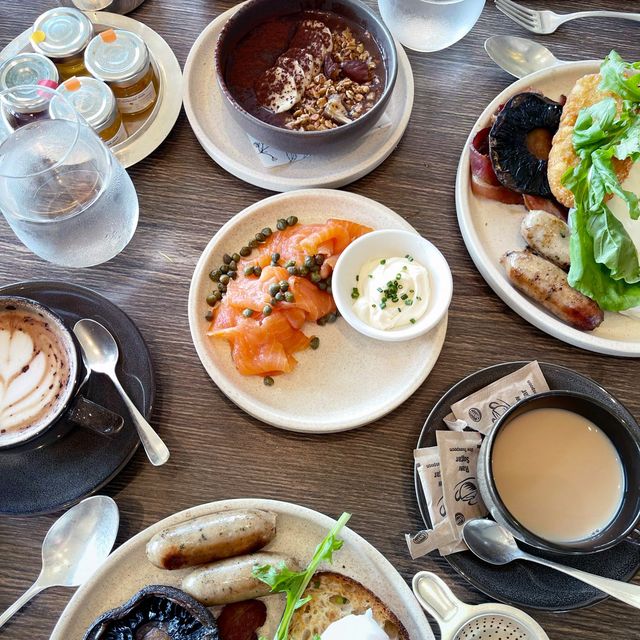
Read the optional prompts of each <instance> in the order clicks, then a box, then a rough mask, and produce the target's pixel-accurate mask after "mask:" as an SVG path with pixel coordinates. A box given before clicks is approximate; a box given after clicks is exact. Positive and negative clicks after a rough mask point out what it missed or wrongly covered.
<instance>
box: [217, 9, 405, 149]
mask: <svg viewBox="0 0 640 640" xmlns="http://www.w3.org/2000/svg"><path fill="white" fill-rule="evenodd" d="M308 10H315V11H328V12H331V13H337V14H338V15H340V16H344V17H345V18H347V19H349V20H352V21H354V22H356V23H357V24H359V25H360V26H362V27H363V28H364V29H366V30H367V31H369V33H371V35H372V36H373V38H374V40H375V41H376V43H377V45H378V47H379V48H380V51H381V53H382V61H383V64H384V67H385V73H386V83H385V88H384V91H383V93H382V95H381V96H380V99H379V100H378V102H377V103H376V104H375V105H374V106H373V107H372V108H371V109H370V110H369V111H367V113H365V114H363V115H362V116H360V117H359V118H358V119H357V120H354V121H353V122H352V123H350V124H343V125H340V126H339V127H336V128H335V129H327V130H325V131H292V130H290V129H284V128H282V127H278V126H275V125H272V124H268V123H266V122H263V121H262V120H260V119H259V118H257V117H255V116H253V115H251V114H250V113H249V112H248V111H246V110H245V109H244V108H243V107H242V106H240V104H239V103H238V102H237V101H236V99H235V98H234V97H233V95H232V94H231V92H230V90H229V88H228V87H227V84H226V82H225V71H226V65H227V61H228V58H229V54H230V53H231V52H232V51H233V50H234V48H235V47H236V45H237V44H238V42H240V40H242V38H244V36H246V35H247V33H249V32H250V31H251V30H252V29H254V28H255V27H256V26H258V25H260V24H263V23H264V22H266V21H267V20H269V19H271V18H275V17H278V16H282V15H287V14H289V13H292V12H294V11H295V12H299V11H308ZM215 63H216V76H217V79H218V84H219V85H220V89H221V91H222V94H223V96H224V102H225V104H226V106H227V108H228V110H229V112H230V113H231V116H232V117H233V118H234V120H235V121H236V122H237V123H238V124H239V125H240V126H241V127H242V128H243V129H244V130H245V131H246V132H247V133H248V134H249V135H251V136H253V137H254V138H256V140H260V141H261V142H264V143H267V144H270V145H273V146H274V147H276V148H278V149H281V150H283V151H290V152H292V153H317V152H319V151H321V150H322V151H326V150H327V149H329V148H333V147H335V146H338V145H343V144H348V143H349V142H351V143H354V142H355V141H357V140H358V139H360V138H361V137H362V136H363V135H365V133H366V132H367V131H369V130H370V129H371V128H372V127H373V126H374V125H375V124H376V122H378V120H379V119H380V117H381V116H382V114H383V113H384V110H385V108H386V106H387V103H388V102H389V98H390V97H391V93H392V92H393V87H394V85H395V82H396V76H397V74H398V60H397V51H396V45H395V42H394V39H393V36H392V35H391V33H390V32H389V30H388V29H387V27H386V26H385V24H384V23H383V22H382V20H381V19H380V18H379V17H378V16H377V15H376V14H375V13H374V11H373V10H372V9H370V8H369V7H367V6H366V5H365V4H364V3H362V2H360V0H299V1H298V2H295V3H292V2H291V0H249V2H247V3H246V4H245V5H243V6H242V7H241V8H240V9H239V10H238V11H237V12H236V13H235V14H234V15H233V16H232V17H231V18H229V21H228V22H227V24H226V25H225V26H224V28H223V29H222V31H221V32H220V36H219V37H218V42H217V45H216V50H215Z"/></svg>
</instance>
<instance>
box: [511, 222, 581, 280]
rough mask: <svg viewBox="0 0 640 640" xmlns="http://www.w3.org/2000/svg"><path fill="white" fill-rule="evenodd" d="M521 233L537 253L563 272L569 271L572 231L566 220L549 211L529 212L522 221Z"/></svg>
mask: <svg viewBox="0 0 640 640" xmlns="http://www.w3.org/2000/svg"><path fill="white" fill-rule="evenodd" d="M520 233H521V234H522V237H523V238H524V239H525V241H526V243H527V244H528V245H529V246H530V247H531V248H532V249H533V251H535V253H537V254H538V255H541V256H542V257H543V258H546V259H547V260H550V261H551V262H553V264H555V265H557V266H558V267H560V268H561V269H562V270H563V271H568V270H569V264H570V258H569V238H570V236H571V231H570V230H569V225H568V224H567V223H566V222H564V220H560V218H558V217H557V216H554V215H553V214H552V213H549V212H547V211H541V210H533V211H529V213H527V215H526V216H525V217H524V218H523V219H522V224H521V225H520Z"/></svg>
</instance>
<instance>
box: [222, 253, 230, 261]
mask: <svg viewBox="0 0 640 640" xmlns="http://www.w3.org/2000/svg"><path fill="white" fill-rule="evenodd" d="M222 262H224V263H225V264H229V263H230V262H231V256H230V255H229V254H228V253H225V254H224V255H223V256H222Z"/></svg>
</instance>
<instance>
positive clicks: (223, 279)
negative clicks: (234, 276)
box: [220, 273, 231, 284]
mask: <svg viewBox="0 0 640 640" xmlns="http://www.w3.org/2000/svg"><path fill="white" fill-rule="evenodd" d="M229 280H231V278H229V276H228V275H227V274H226V273H225V274H224V275H222V276H220V282H222V284H229Z"/></svg>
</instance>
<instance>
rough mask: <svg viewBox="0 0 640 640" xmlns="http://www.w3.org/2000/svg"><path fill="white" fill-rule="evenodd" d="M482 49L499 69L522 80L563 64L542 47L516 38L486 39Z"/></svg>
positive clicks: (526, 39)
mask: <svg viewBox="0 0 640 640" xmlns="http://www.w3.org/2000/svg"><path fill="white" fill-rule="evenodd" d="M484 49H485V51H486V52H487V54H488V55H489V57H490V58H491V59H492V60H493V61H494V62H495V63H496V64H497V65H498V66H499V67H500V68H501V69H504V70H505V71H506V72H507V73H510V74H511V75H512V76H515V77H516V78H524V76H528V75H529V74H530V73H533V72H534V71H539V70H540V69H548V68H549V67H555V66H556V65H558V64H562V63H563V62H564V60H560V59H558V58H556V57H555V56H554V55H553V53H551V51H549V49H547V47H545V46H544V45H541V44H538V43H537V42H534V41H533V40H529V39H528V38H518V37H516V36H492V37H491V38H487V40H485V43H484Z"/></svg>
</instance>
